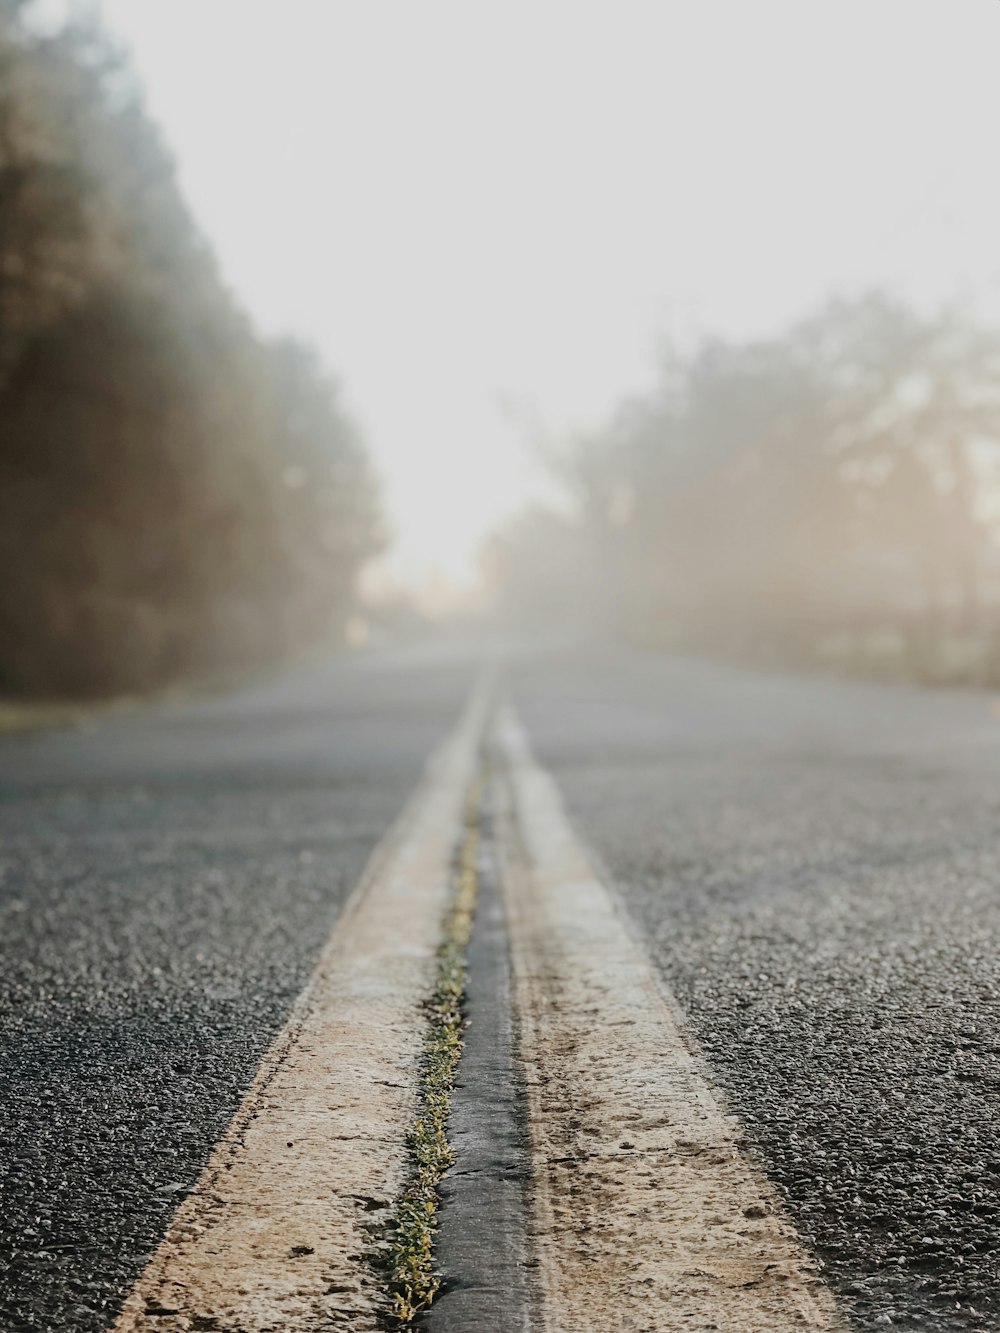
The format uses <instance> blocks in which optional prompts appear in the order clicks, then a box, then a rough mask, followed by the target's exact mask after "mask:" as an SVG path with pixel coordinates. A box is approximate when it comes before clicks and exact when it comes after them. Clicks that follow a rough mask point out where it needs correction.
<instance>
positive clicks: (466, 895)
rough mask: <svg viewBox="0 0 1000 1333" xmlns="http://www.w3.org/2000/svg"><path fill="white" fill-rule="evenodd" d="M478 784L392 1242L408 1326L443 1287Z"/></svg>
mask: <svg viewBox="0 0 1000 1333" xmlns="http://www.w3.org/2000/svg"><path fill="white" fill-rule="evenodd" d="M478 809H479V795H478V788H477V790H476V791H474V792H473V794H472V796H471V797H470V800H469V804H468V808H467V810H466V816H465V833H464V835H463V838H462V844H461V848H460V851H459V867H458V885H457V888H456V891H455V896H454V899H453V901H452V904H451V907H450V909H449V911H448V915H447V917H446V919H445V925H444V939H443V941H442V943H441V947H440V950H439V952H438V972H437V980H436V983H435V986H434V993H433V995H432V996H431V999H430V1001H429V1003H428V1014H429V1024H428V1030H427V1035H426V1037H425V1038H424V1050H423V1060H422V1066H421V1074H420V1101H419V1110H418V1114H417V1119H416V1123H415V1124H414V1126H413V1129H412V1130H411V1131H410V1136H409V1148H410V1154H411V1157H412V1161H413V1172H412V1175H411V1177H410V1180H409V1182H408V1184H407V1186H406V1188H405V1189H404V1191H403V1194H402V1197H401V1198H400V1200H399V1202H398V1203H397V1205H396V1208H395V1212H394V1215H393V1228H392V1242H391V1245H390V1248H389V1255H388V1264H389V1290H390V1293H391V1296H392V1305H393V1315H394V1316H395V1319H396V1320H397V1321H398V1323H399V1324H400V1325H401V1326H403V1327H406V1326H407V1325H410V1324H412V1323H413V1321H414V1319H416V1317H417V1315H419V1314H420V1312H421V1311H422V1310H426V1309H427V1307H428V1306H429V1305H430V1304H431V1302H432V1301H433V1300H434V1297H435V1296H436V1295H437V1293H438V1289H439V1287H440V1285H441V1279H440V1278H439V1276H438V1274H437V1272H436V1271H435V1267H434V1230H435V1228H436V1226H437V1210H438V1203H439V1197H438V1185H439V1184H440V1181H441V1177H442V1176H443V1175H444V1173H445V1171H447V1169H448V1167H449V1166H451V1164H452V1161H453V1160H454V1152H453V1151H452V1147H451V1144H450V1143H449V1142H448V1137H447V1134H446V1132H445V1131H446V1126H447V1123H448V1115H449V1112H450V1111H451V1094H452V1089H453V1088H454V1086H455V1070H456V1068H457V1066H458V1061H459V1059H460V1057H461V1054H462V1028H463V1024H464V1020H463V1016H462V1000H463V998H464V995H465V984H466V961H465V951H466V949H467V947H468V943H469V937H470V935H471V934H472V914H473V910H474V908H475V902H476V849H477V846H478V842H479V829H478Z"/></svg>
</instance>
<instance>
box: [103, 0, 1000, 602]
mask: <svg viewBox="0 0 1000 1333" xmlns="http://www.w3.org/2000/svg"><path fill="white" fill-rule="evenodd" d="M101 7H102V9H103V12H104V14H105V17H106V19H107V22H108V24H109V25H110V26H111V28H112V29H113V30H114V31H115V32H116V33H117V34H118V35H119V36H120V37H121V38H122V39H124V41H125V42H126V44H127V45H128V46H129V47H131V49H132V52H133V55H134V58H135V63H136V65H137V68H138V70H139V73H140V75H141V77H142V79H143V81H144V82H145V85H146V88H147V91H148V100H149V104H150V107H151V110H152V112H153V114H154V115H155V116H156V117H157V119H158V120H159V121H160V122H161V124H162V126H163V128H164V130H165V133H166V136H167V139H168V141H169V142H170V144H171V145H172V147H173V149H174V151H175V153H176V155H177V159H178V163H179V169H180V176H181V181H182V185H183V188H184V190H185V192H186V194H187V196H188V198H189V200H190V202H191V205H192V207H193V209H194V211H195V213H196V215H197V217H198V219H199V221H200V223H201V225H202V226H203V228H204V229H205V230H206V232H207V233H208V235H209V236H210V238H211V239H212V241H213V242H214V244H215V246H216V248H217V250H218V253H219V255H220V258H221V261H222V264H223V267H224V270H225V273H226V275H227V277H228V279H229V281H230V282H231V283H232V285H233V287H234V288H235V289H236V291H237V292H238V294H239V295H240V297H241V299H242V300H243V302H244V303H245V304H246V305H247V306H248V307H249V308H250V310H251V311H252V312H253V314H254V315H255V316H256V318H257V320H258V322H259V323H260V325H261V326H262V327H263V328H264V329H265V330H267V331H275V332H277V331H282V332H284V331H290V332H296V333H298V334H301V335H304V336H306V337H308V338H310V339H312V340H313V341H314V342H315V343H316V344H317V345H318V346H319V347H320V349H321V350H322V352H323V353H324V355H325V357H326V359H327V360H328V362H329V363H330V364H331V365H332V366H333V367H334V368H335V369H336V370H337V371H338V373H339V374H340V376H341V378H342V381H343V384H344V387H345V391H346V395H347V398H348V401H349V403H350V405H351V407H352V409H353V411H354V413H355V415H356V417H357V418H358V419H359V421H360V423H361V424H362V426H363V428H364V429H365V431H366V433H367V436H368V439H369V441H370V443H371V446H372V450H373V453H374V455H375V458H376V462H377V465H378V467H379V469H380V471H381V473H382V475H383V478H384V481H385V486H386V496H387V503H388V508H389V511H390V517H391V521H392V523H393V526H394V529H395V532H396V537H397V541H396V546H395V548H394V551H393V553H392V556H391V562H390V563H391V569H392V570H393V571H394V573H395V574H396V575H398V576H399V577H400V578H402V579H404V580H406V581H407V582H409V583H410V584H414V585H416V584H426V582H427V581H428V580H433V579H434V578H447V579H451V580H459V581H460V580H462V579H463V578H467V577H469V575H470V573H471V571H472V569H473V567H474V553H475V549H476V546H477V544H478V543H479V541H480V539H481V538H482V536H483V534H484V532H485V531H487V530H488V529H489V528H490V527H491V526H492V525H494V524H495V523H496V522H497V521H498V520H500V519H502V518H503V517H504V516H505V515H506V514H508V513H510V512H512V511H513V510H514V509H516V507H517V506H518V504H519V503H521V502H522V501H523V499H524V498H525V496H530V495H534V494H539V493H543V492H544V490H545V487H546V485H547V483H546V479H545V476H544V472H543V470H542V468H541V467H540V465H539V464H537V462H535V461H534V459H533V457H532V453H531V450H530V448H528V447H526V446H525V444H524V443H523V441H522V439H521V434H522V433H523V432H521V431H519V430H518V429H517V428H515V427H514V426H513V425H512V424H511V421H510V420H509V418H507V419H505V413H504V411H503V410H502V409H501V406H500V404H501V403H503V402H505V401H506V402H514V403H516V404H518V405H519V412H521V413H522V414H524V415H526V416H528V417H530V418H532V419H536V418H537V419H538V420H540V421H542V422H543V423H544V424H545V426H546V428H547V429H549V430H551V431H555V432H558V431H562V430H565V429H568V428H571V427H573V426H574V425H579V424H583V423H586V422H588V421H592V420H593V419H594V418H595V417H598V416H600V415H601V414H602V413H603V412H605V411H606V410H607V409H608V408H609V407H610V406H611V405H612V404H613V403H614V401H615V400H616V398H617V397H618V396H619V395H621V394H622V393H623V392H627V391H628V390H630V389H632V388H635V387H640V386H642V385H643V384H644V383H647V382H648V380H649V378H650V375H651V367H652V365H653V362H654V358H655V348H656V345H657V342H658V341H659V340H660V339H662V337H663V336H665V335H666V336H675V337H681V338H687V337H690V336H692V334H697V333H698V332H722V333H727V334H733V335H742V334H750V333H754V332H761V331H766V330H768V329H771V328H774V327H775V326H776V325H778V324H780V323H781V322H783V321H785V320H787V319H789V318H793V317H795V316H796V315H798V314H801V313H803V312H804V311H806V310H807V309H808V308H809V307H811V306H813V305H814V304H816V303H817V302H819V301H821V300H822V299H823V298H824V297H825V296H826V295H828V294H829V293H831V292H833V291H845V290H847V291H853V290H857V289H859V288H863V287H865V286H867V285H870V284H874V283H879V284H889V285H892V286H894V287H896V288H898V289H901V290H903V291H905V292H909V293H912V294H914V295H915V296H917V297H920V298H930V299H934V298H936V297H938V296H942V295H948V294H950V293H952V292H954V291H965V292H972V293H976V294H982V293H993V295H994V296H995V295H996V294H997V292H998V291H1000V184H998V170H997V151H998V148H997V145H998V134H1000V78H998V77H997V70H998V68H1000V0H649V2H648V3H643V2H642V0H602V2H600V3H595V2H594V0H567V2H562V0H491V2H490V3H486V0H169V2H168V0H103V3H102V6H101Z"/></svg>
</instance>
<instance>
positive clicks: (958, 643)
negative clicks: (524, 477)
mask: <svg viewBox="0 0 1000 1333" xmlns="http://www.w3.org/2000/svg"><path fill="white" fill-rule="evenodd" d="M558 466H559V468H560V470H561V472H562V476H563V478H564V480H565V481H566V483H567V486H568V488H569V490H570V491H571V493H572V496H573V499H574V501H575V506H574V515H573V517H564V516H561V515H558V514H556V513H553V512H549V511H546V510H535V511H533V512H531V513H528V514H525V515H523V516H522V517H521V518H520V519H518V520H517V521H516V522H515V523H514V524H512V525H511V526H510V527H509V528H508V529H507V530H505V531H503V532H500V533H499V534H498V535H497V536H496V537H495V539H494V540H493V541H492V542H491V543H490V545H489V547H488V548H487V550H486V551H485V555H484V560H485V566H486V572H487V575H488V578H489V580H490V583H491V585H492V589H493V593H494V599H495V601H496V603H497V605H498V607H499V609H500V611H501V613H502V614H503V615H504V616H505V617H506V618H507V619H508V620H512V621H515V622H517V623H520V624H528V625H536V626H537V625H545V626H551V625H552V624H553V623H556V622H557V621H559V620H561V621H562V623H567V622H568V623H571V624H573V625H575V626H577V627H579V626H587V627H590V628H592V629H594V630H596V631H599V632H602V633H611V634H614V635H616V636H623V637H627V638H630V639H638V640H640V641H643V642H646V643H655V644H670V645H673V646H678V647H682V648H687V649H692V650H695V651H715V652H719V651H721V652H729V653H736V654H739V655H741V656H749V657H751V658H756V659H762V660H766V661H773V662H787V663H793V664H805V663H820V664H826V665H832V666H837V667H843V668H848V669H856V670H861V671H865V672H883V673H885V674H895V675H899V674H905V675H909V676H912V677H916V678H919V679H926V680H956V681H975V682H983V683H993V684H995V683H998V682H1000V544H998V538H1000V333H998V332H997V331H996V330H994V329H992V328H989V327H986V326H984V325H983V324H982V323H980V322H977V320H976V319H974V318H973V317H972V316H971V315H970V314H968V313H967V312H966V311H963V310H962V309H960V308H954V309H949V310H946V311H943V312H941V313H938V314H935V315H927V314H922V313H918V312H917V311H915V310H913V309H910V308H908V307H907V306H906V305H904V304H902V303H900V302H899V301H896V300H893V299H891V298H889V297H886V296H882V295H872V296H869V297H867V298H865V299H860V300H856V301H853V302H841V303H839V304H835V305H833V306H831V307H830V308H828V309H826V310H824V311H822V312H820V313H819V314H817V315H816V316H814V317H813V318H811V319H808V320H806V321H805V322H803V323H801V324H799V325H797V326H796V327H794V328H791V329H789V330H788V331H787V332H786V333H784V334H783V335H781V336H777V337H774V338H772V339H770V340H766V341H759V342H754V343H747V344H733V343H724V342H712V343H709V344H707V345H705V346H702V347H701V348H700V349H699V350H697V351H696V352H694V353H693V354H691V355H688V356H681V355H676V354H669V355H667V356H666V357H664V359H663V361H662V365H661V368H660V372H659V377H658V382H657V383H656V385H655V387H654V388H653V390H652V391H651V392H649V393H647V394H645V395H642V396H639V397H636V398H635V399H633V400H631V401H628V402H625V403H622V404H621V406H620V407H619V408H618V410H617V411H616V412H615V413H614V414H613V416H612V417H611V419H610V420H609V421H608V422H606V423H605V424H604V425H603V426H602V427H601V428H600V429H597V430H594V431H593V432H591V433H590V434H588V435H586V436H585V437H582V438H577V439H575V440H573V441H571V442H570V443H569V445H568V447H567V448H565V450H563V451H561V452H560V453H559V463H558Z"/></svg>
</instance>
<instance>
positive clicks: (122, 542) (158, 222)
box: [0, 0, 381, 695]
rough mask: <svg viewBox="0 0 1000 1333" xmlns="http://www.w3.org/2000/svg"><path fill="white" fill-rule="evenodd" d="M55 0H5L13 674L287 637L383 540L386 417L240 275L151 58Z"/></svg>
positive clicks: (73, 676) (4, 491) (0, 656)
mask: <svg viewBox="0 0 1000 1333" xmlns="http://www.w3.org/2000/svg"><path fill="white" fill-rule="evenodd" d="M32 19H33V16H32V6H31V4H30V3H29V0H0V691H3V692H6V693H30V694H36V695H40V694H50V695H85V694H101V693H112V692H117V691H122V690H133V689H149V688H153V687H157V686H160V685H163V684H165V683H167V682H170V681H173V680H176V679H178V678H180V677H183V676H187V675H191V674H197V673H202V672H212V671H217V670H229V669H232V668H243V667H252V666H256V665H260V664H262V663H267V662H271V661H274V660H276V659H278V658H279V657H281V656H282V655H284V654H286V653H288V652H290V651H293V650H294V649H295V648H297V647H298V646H300V645H302V644H304V643H306V642H308V641H309V640H312V639H317V638H319V637H322V636H324V635H327V634H329V633H330V632H331V631H336V630H337V629H338V627H339V626H342V624H343V621H344V619H345V617H346V616H347V614H348V612H349V609H350V606H351V599H352V595H353V587H354V583H355V578H356V574H357V572H358V569H359V567H360V566H361V564H362V563H363V561H364V560H365V559H366V558H367V557H368V556H369V555H371V554H372V553H373V552H374V551H375V550H376V549H377V548H378V547H379V545H380V541H381V537H380V519H379V511H378V503H377V493H376V487H375V483H374V480H373V476H372V472H371V469H370V466H369V463H368V459H367V456H366V453H365V450H364V447H363V444H362V441H361V439H360V438H359V435H358V433H357V431H356V429H355V428H354V426H353V425H352V423H351V421H350V419H349V417H348V415H347V414H346V412H345V410H344V408H343V405H342V403H341V401H340V398H339V396H338V390H337V386H336V384H335V383H334V382H333V381H332V380H331V378H330V377H329V375H328V374H327V373H326V371H325V370H324V369H323V367H322V366H321V365H320V363H319V362H318V361H317V359H316V358H315V357H314V355H313V354H312V353H311V352H310V351H309V350H308V349H307V348H305V347H303V346H300V345H298V344H296V343H294V342H289V341H265V340H263V339H262V338H260V337H259V336H258V335H257V334H256V332H255V331H254V329H253V327H252V325H251V323H250V321H249V320H248V318H247V316H246V315H245V314H244V312H243V311H242V310H241V309H240V307H239V306H238V304H237V303H236V301H235V300H234V298H233V296H232V295H231V293H230V292H229V291H228V290H227V288H226V286H225V284H224V283H223V281H222V279H221V277H220V274H219V271H218V268H217V265H216V261H215V259H214V256H213V254H212V252H211V249H210V248H209V246H208V245H207V244H206V241H205V239H204V237H203V236H202V234H201V233H200V231H199V229H198V227H197V226H196V225H195V223H194V221H193V220H192V217H191V215H190V213H189V211H188V209H187V207H186V205H185V202H184V199H183V197H182V195H181V192H180V190H179V188H178V185H177V181H176V177H175V171H174V165H173V162H172V160H171V157H170V154H169V153H168V151H167V150H166V148H165V147H164V144H163V142H162V140H161V138H160V135H159V133H158V131H157V129H156V126H155V125H154V124H153V123H152V122H151V120H150V119H149V117H148V116H147V114H146V112H145V111H144V109H143V104H142V100H141V97H140V95H139V93H138V91H137V88H136V83H135V79H134V76H133V74H132V72H131V70H130V68H129V66H128V64H127V62H125V61H123V60H122V59H121V57H120V56H119V55H118V54H117V53H116V52H115V51H114V50H113V48H112V46H111V45H110V43H109V42H108V40H107V39H106V37H105V36H104V35H103V34H102V32H101V31H100V29H99V28H98V27H97V26H96V25H95V24H94V23H93V22H91V21H86V22H84V21H72V22H69V23H67V24H65V25H64V26H62V27H61V28H60V29H59V30H58V31H54V32H53V31H51V30H46V29H42V28H40V26H39V25H38V24H37V23H34V22H33V21H32ZM220 169H223V164H220Z"/></svg>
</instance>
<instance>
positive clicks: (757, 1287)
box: [498, 711, 840, 1333]
mask: <svg viewBox="0 0 1000 1333" xmlns="http://www.w3.org/2000/svg"><path fill="white" fill-rule="evenodd" d="M498 748H499V751H500V756H499V757H500V760H501V763H502V764H503V765H504V767H505V769H506V775H507V781H506V784H505V786H506V791H507V799H506V802H503V801H502V803H501V809H500V819H499V828H498V842H499V850H500V855H501V868H502V878H503V883H504V894H505V899H506V902H507V910H508V916H509V921H510V935H511V954H512V959H513V965H514V975H515V1000H516V1005H517V1011H518V1020H519V1031H520V1041H521V1058H522V1061H523V1065H524V1070H525V1079H526V1092H527V1101H528V1108H529V1130H530V1137H531V1145H532V1153H533V1164H534V1186H535V1197H534V1228H535V1244H536V1248H537V1256H538V1259H539V1262H540V1272H541V1279H542V1286H543V1291H544V1302H543V1304H544V1308H543V1314H542V1318H541V1321H540V1323H539V1324H538V1328H539V1330H540V1333H542V1331H543V1330H544V1333H592V1331H593V1330H594V1329H610V1328H614V1329H621V1330H623V1331H624V1330H630V1331H632V1333H680V1331H681V1330H691V1329H716V1330H719V1333H788V1330H800V1331H801V1330H803V1329H808V1330H810V1331H811V1333H829V1331H830V1330H833V1329H837V1328H839V1327H840V1324H839V1321H838V1316H837V1312H836V1309H835V1306H834V1303H833V1299H832V1297H831V1296H830V1294H829V1292H828V1291H827V1289H826V1288H825V1287H824V1285H823V1284H822V1282H821V1281H820V1280H819V1277H818V1273H817V1266H816V1264H815V1261H814V1260H812V1259H811V1258H810V1256H809V1255H808V1253H807V1252H806V1250H805V1249H804V1247H803V1246H802V1245H801V1244H800V1242H799V1241H798V1239H797V1237H796V1235H795V1233H794V1231H793V1229H792V1227H791V1225H790V1223H789V1222H788V1221H787V1219H786V1218H785V1217H784V1216H783V1214H782V1209H781V1206H780V1203H779V1201H778V1199H777V1197H776V1195H775V1193H774V1191H773V1190H772V1188H771V1187H770V1185H769V1184H768V1182H767V1181H766V1179H764V1177H763V1176H762V1175H761V1173H760V1172H759V1171H757V1170H756V1169H755V1167H754V1166H753V1165H752V1164H751V1163H750V1162H749V1161H748V1159H747V1158H746V1156H745V1155H744V1154H743V1153H742V1151H741V1149H740V1132H739V1127H738V1125H737V1124H736V1122H735V1120H734V1119H733V1118H732V1117H731V1116H730V1115H729V1114H727V1112H726V1111H724V1110H723V1109H722V1107H721V1106H720V1104H719V1101H718V1100H717V1098H716V1096H715V1094H714V1092H713V1090H712V1087H711V1085H710V1082H709V1078H708V1074H707V1071H706V1069H705V1066H704V1064H703V1062H702V1060H701V1059H700V1057H699V1056H698V1054H697V1053H696V1052H694V1051H693V1049H692V1047H691V1044H690V1040H689V1039H686V1038H685V1035H684V1034H683V1032H682V1026H681V1022H680V1020H679V1017H678V1013H677V1010H676V1006H675V1003H674V1002H673V1000H672V998H671V997H670V996H669V995H668V994H667V993H666V992H665V990H664V989H663V988H662V986H661V984H660V981H659V979H658V977H657V975H656V973H655V970H654V968H653V965H652V963H651V962H650V960H649V958H648V956H647V955H646V953H645V951H644V950H643V949H642V948H641V946H640V945H639V944H638V943H637V942H636V941H635V940H633V939H632V937H631V935H630V933H629V931H628V929H627V927H626V925H625V922H624V920H623V918H622V916H621V914H620V912H619V911H618V909H617V908H616V906H615V904H614V902H613V901H612V899H611V897H610V895H609V894H608V892H607V890H606V889H605V888H604V886H603V885H602V884H601V882H600V881H599V879H598V877H597V875H596V874H595V872H594V869H593V867H592V865H591V863H590V861H589V859H588V856H587V854H586V853H585V851H584V850H583V848H582V847H581V845H580V843H579V842H578V840H577V838H576V835H575V834H574V832H573V830H572V828H571V827H570V824H569V821H568V819H567V816H566V814H565V811H564V809H563V805H562V801H561V799H560V796H559V794H558V792H557V790H556V788H555V785H554V783H553V781H552V779H551V778H550V777H549V775H548V774H547V773H545V772H544V771H543V770H542V769H540V768H539V766H538V765H537V763H536V762H535V761H534V759H533V758H532V756H531V754H530V752H529V749H528V745H527V741H526V738H525V735H524V733H523V731H522V730H521V728H520V726H519V725H518V723H517V721H516V719H515V718H514V716H513V714H511V713H510V712H509V711H506V712H505V713H504V714H503V715H502V717H501V719H500V723H499V726H498Z"/></svg>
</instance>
